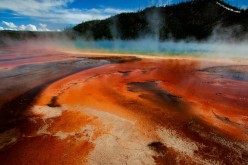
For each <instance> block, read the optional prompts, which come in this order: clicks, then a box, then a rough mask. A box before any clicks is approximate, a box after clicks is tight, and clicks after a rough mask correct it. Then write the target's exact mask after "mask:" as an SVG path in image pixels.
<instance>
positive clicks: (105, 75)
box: [0, 52, 248, 165]
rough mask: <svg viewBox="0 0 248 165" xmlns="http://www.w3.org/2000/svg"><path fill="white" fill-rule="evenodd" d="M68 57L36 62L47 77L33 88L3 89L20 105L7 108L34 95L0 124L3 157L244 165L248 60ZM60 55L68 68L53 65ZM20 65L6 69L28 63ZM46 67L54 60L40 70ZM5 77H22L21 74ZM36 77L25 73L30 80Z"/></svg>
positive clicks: (59, 161) (246, 156)
mask: <svg viewBox="0 0 248 165" xmlns="http://www.w3.org/2000/svg"><path fill="white" fill-rule="evenodd" d="M44 54H46V53H44ZM53 54H56V53H54V52H53ZM58 54H59V53H58ZM65 56H66V60H65V59H64V58H60V57H61V56H60V55H59V58H54V59H57V61H56V60H55V61H53V62H51V61H50V60H48V61H43V62H40V63H39V64H32V66H33V67H34V68H36V67H37V68H38V69H37V72H35V69H34V68H30V69H28V70H29V71H30V73H32V72H34V74H35V75H40V74H41V75H42V74H43V76H44V77H49V78H48V79H44V78H41V80H43V81H41V82H40V81H39V82H40V83H35V84H34V85H33V86H32V87H30V85H26V86H29V87H27V88H25V89H26V90H27V91H33V94H32V95H30V93H28V94H27V93H26V94H25V95H24V96H23V95H17V96H19V97H11V98H9V99H5V98H6V97H7V95H8V91H9V90H4V88H3V89H2V90H0V91H3V93H4V92H5V93H4V96H5V95H6V97H2V98H1V101H2V100H4V101H5V104H3V106H2V107H5V106H4V105H6V104H7V105H9V104H11V105H13V104H14V105H13V107H14V108H11V109H10V108H5V109H4V108H2V110H4V111H10V110H12V111H16V110H17V109H18V107H20V106H19V104H17V103H16V102H13V100H17V101H18V100H19V101H20V100H21V99H22V98H23V97H27V96H29V97H28V98H29V99H27V100H28V104H27V106H24V107H22V108H21V109H18V111H19V112H20V113H15V118H16V117H19V115H20V114H21V116H22V117H21V118H18V120H16V121H15V122H13V123H14V124H13V123H11V122H8V121H6V122H4V124H5V125H4V124H1V126H3V127H2V128H4V129H2V133H1V135H0V138H1V141H0V144H1V146H0V147H1V151H0V161H1V162H4V164H135V165H136V164H149V165H150V164H230V163H231V164H247V163H248V161H247V160H248V112H247V107H248V81H247V73H248V65H245V63H246V62H245V61H243V63H242V64H240V63H239V62H237V61H228V62H226V61H221V60H220V61H218V60H216V61H214V60H206V59H203V58H191V57H185V58H175V57H174V58H168V57H167V58H164V59H163V58H157V59H156V58H141V57H140V56H139V57H138V58H135V57H113V56H107V55H106V54H105V55H104V56H101V55H99V54H98V55H97V56H94V55H92V54H91V55H89V56H82V55H75V54H73V53H72V54H68V55H66V53H65ZM68 57H69V59H67V58H68ZM79 57H80V58H79ZM54 59H53V60H54ZM58 59H59V60H58ZM61 60H65V61H66V62H64V61H63V63H64V64H63V65H64V67H58V68H49V67H48V66H50V65H51V66H54V65H55V64H56V66H57V65H58V63H60V62H61ZM88 60H90V63H91V65H90V66H89V64H88V63H87V62H89V61H88ZM31 61H32V60H31ZM69 61H70V62H71V61H76V62H74V63H72V64H68V63H70V62H69ZM78 61H80V62H79V63H80V65H79V64H77V63H78ZM16 63H18V65H13V64H11V66H12V68H11V69H9V73H8V75H10V74H11V73H13V72H15V71H16V72H21V71H22V70H21V69H19V67H20V65H19V64H20V63H19V62H16ZM48 63H49V65H48ZM29 65H30V64H28V65H27V66H29ZM40 65H48V66H46V67H45V68H46V69H44V71H43V72H41V69H39V67H38V66H40ZM13 66H14V67H13ZM23 66H26V63H25V65H24V64H22V65H21V68H22V67H23ZM77 67H78V68H80V69H81V70H80V69H78V68H77ZM75 68H76V69H75ZM7 70H8V69H7ZM67 70H69V71H68V72H65V71H67ZM6 72H7V71H6V70H4V71H3V70H2V72H1V73H6ZM23 72H24V73H23V75H25V76H28V75H29V72H25V70H23ZM48 72H55V73H56V74H58V73H61V74H59V75H60V76H57V77H53V76H52V75H55V74H52V75H51V76H46V75H47V74H48ZM62 73H63V74H62ZM1 75H2V74H1ZM21 77H22V76H21ZM1 79H2V80H3V81H7V82H8V83H7V84H9V85H11V84H12V85H13V83H14V84H16V86H18V84H19V83H17V82H15V81H14V80H16V78H15V77H12V78H10V77H8V78H6V77H4V78H3V77H1ZM28 80H32V81H28ZM35 80H37V77H35V76H34V77H33V76H30V77H27V81H25V84H26V83H30V84H33V82H36V81H35ZM22 81H24V80H22ZM11 82H12V83H11ZM23 83H24V82H23ZM42 84H46V85H45V86H42ZM40 86H42V87H40ZM37 87H40V89H39V90H37V91H35V90H34V88H37ZM26 90H23V91H25V92H26ZM23 91H21V92H19V94H23V93H25V92H23ZM34 91H35V92H34ZM10 93H11V92H10ZM1 95H2V94H1ZM30 96H32V97H31V98H30ZM13 98H14V99H13ZM5 117H6V116H5ZM12 118H13V116H12ZM12 118H11V117H9V118H8V119H12ZM4 119H5V118H4ZM6 123H7V124H6Z"/></svg>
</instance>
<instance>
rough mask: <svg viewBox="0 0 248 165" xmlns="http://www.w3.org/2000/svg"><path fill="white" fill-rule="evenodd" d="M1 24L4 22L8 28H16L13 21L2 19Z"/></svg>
mask: <svg viewBox="0 0 248 165" xmlns="http://www.w3.org/2000/svg"><path fill="white" fill-rule="evenodd" d="M2 23H3V24H5V25H6V26H7V27H8V28H9V29H16V27H17V26H16V25H15V24H14V23H13V22H5V21H2Z"/></svg>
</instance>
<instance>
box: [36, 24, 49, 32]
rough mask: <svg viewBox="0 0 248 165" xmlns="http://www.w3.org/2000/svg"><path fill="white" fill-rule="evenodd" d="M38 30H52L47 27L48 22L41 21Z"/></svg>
mask: <svg viewBox="0 0 248 165" xmlns="http://www.w3.org/2000/svg"><path fill="white" fill-rule="evenodd" d="M38 31H50V29H48V28H47V25H46V24H43V23H40V28H38Z"/></svg>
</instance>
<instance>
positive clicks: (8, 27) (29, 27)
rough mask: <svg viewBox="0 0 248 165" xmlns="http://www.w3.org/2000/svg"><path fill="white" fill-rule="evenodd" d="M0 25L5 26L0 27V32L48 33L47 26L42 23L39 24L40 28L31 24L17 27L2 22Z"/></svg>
mask: <svg viewBox="0 0 248 165" xmlns="http://www.w3.org/2000/svg"><path fill="white" fill-rule="evenodd" d="M2 23H3V24H4V25H5V26H6V28H4V27H0V30H21V31H50V29H48V27H47V25H46V24H42V23H40V24H39V25H40V26H39V27H38V28H37V27H36V26H35V25H33V24H27V25H20V26H17V25H15V24H14V23H13V22H6V21H2Z"/></svg>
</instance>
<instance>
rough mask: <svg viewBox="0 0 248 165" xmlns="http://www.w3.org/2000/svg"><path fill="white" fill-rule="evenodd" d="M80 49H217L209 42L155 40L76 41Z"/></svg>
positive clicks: (168, 51) (176, 52)
mask: <svg viewBox="0 0 248 165" xmlns="http://www.w3.org/2000/svg"><path fill="white" fill-rule="evenodd" d="M74 44H75V45H74V46H75V47H76V48H79V49H93V50H102V51H110V52H120V53H122V52H123V53H140V54H153V55H156V54H159V55H161V54H171V55H179V54H182V55H184V54H199V53H201V54H204V53H211V52H214V51H215V46H211V45H210V44H207V43H201V44H200V43H196V42H188V43H187V42H173V41H168V42H158V41H155V40H139V41H76V42H75V43H74Z"/></svg>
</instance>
